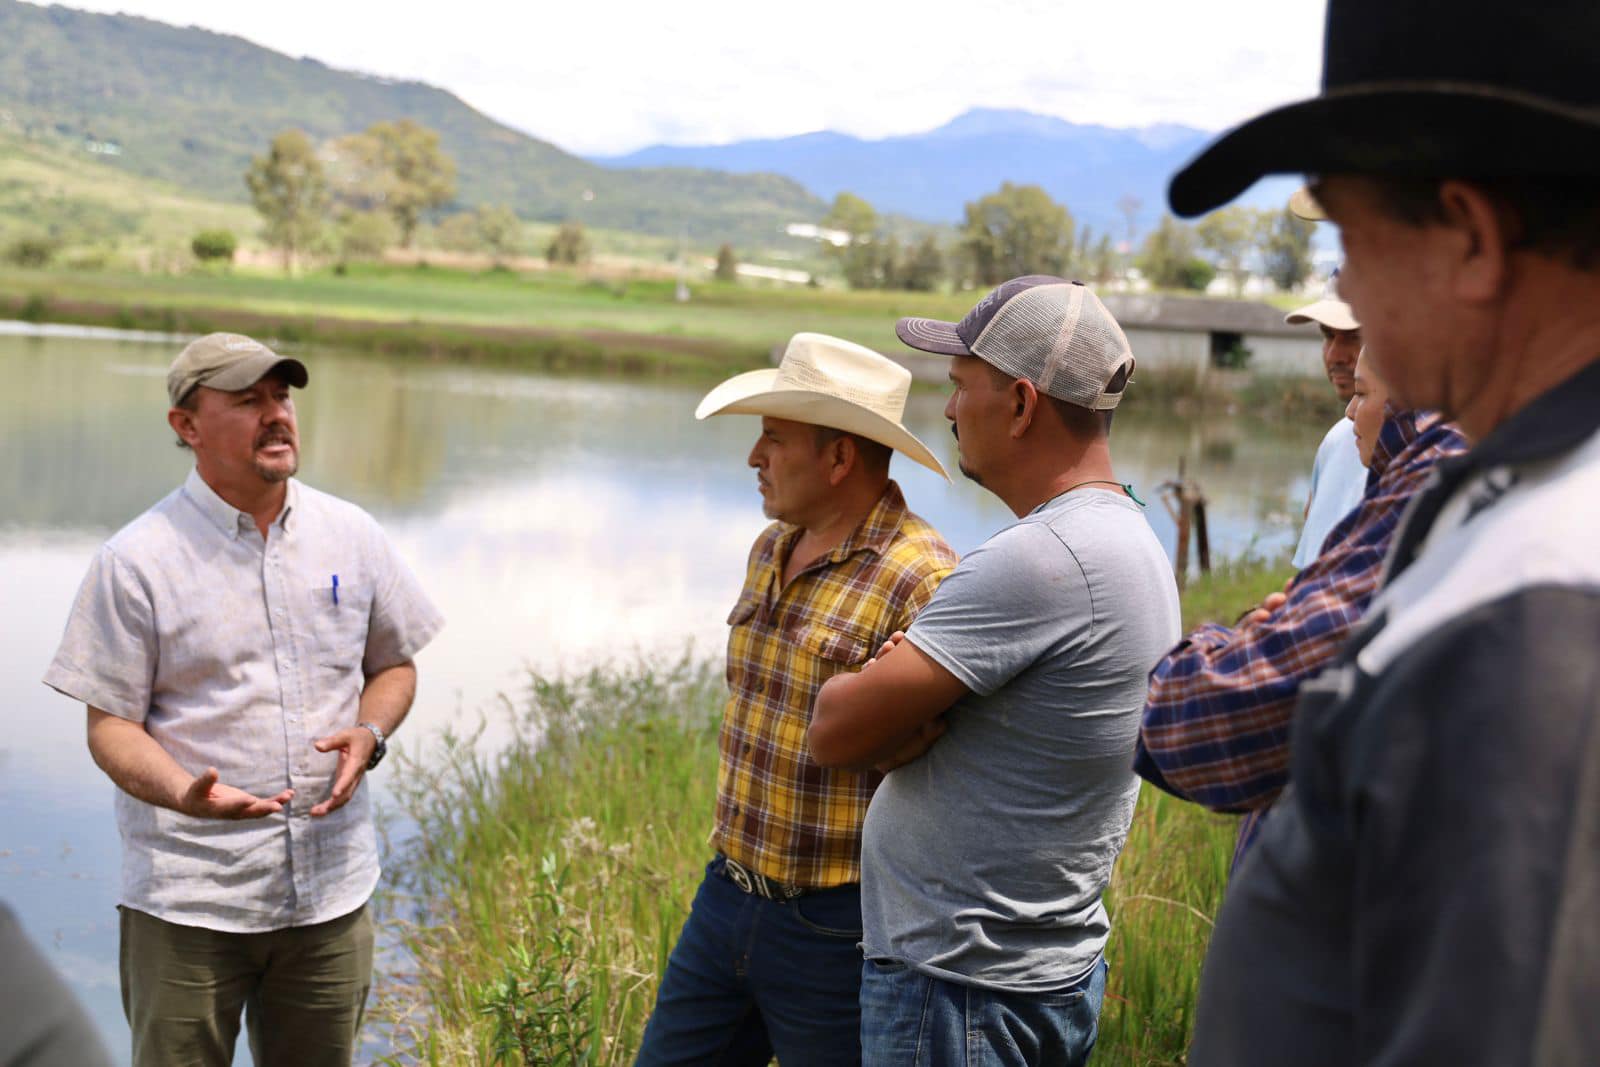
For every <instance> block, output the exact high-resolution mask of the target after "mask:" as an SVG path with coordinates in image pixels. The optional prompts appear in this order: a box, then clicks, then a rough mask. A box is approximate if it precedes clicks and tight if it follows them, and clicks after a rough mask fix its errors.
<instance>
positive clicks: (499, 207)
mask: <svg viewBox="0 0 1600 1067" xmlns="http://www.w3.org/2000/svg"><path fill="white" fill-rule="evenodd" d="M472 222H473V225H474V226H475V227H476V228H477V231H478V243H479V244H480V245H481V246H482V247H483V248H484V250H486V251H487V252H488V253H489V255H490V256H491V257H492V258H493V260H494V262H495V264H496V265H499V264H501V263H504V262H505V261H506V259H508V258H509V257H511V256H514V255H517V254H518V253H519V252H521V251H522V220H521V219H519V218H517V214H516V212H514V211H512V210H511V209H510V208H508V207H506V206H505V205H504V204H495V205H492V206H491V205H489V204H480V205H479V206H478V210H477V211H475V212H473V213H472Z"/></svg>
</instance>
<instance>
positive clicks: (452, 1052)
mask: <svg viewBox="0 0 1600 1067" xmlns="http://www.w3.org/2000/svg"><path fill="white" fill-rule="evenodd" d="M1286 574H1287V571H1286V569H1285V568H1283V567H1281V566H1271V565H1263V564H1259V563H1245V564H1240V565H1235V566H1230V567H1226V568H1223V569H1222V570H1219V571H1218V572H1217V573H1216V574H1214V575H1213V576H1211V577H1210V578H1206V579H1201V580H1199V581H1197V582H1195V583H1192V584H1191V586H1190V588H1189V590H1188V591H1187V593H1186V594H1185V598H1184V607H1185V621H1186V624H1190V625H1192V624H1193V623H1195V622H1197V621H1200V620H1201V619H1205V618H1232V617H1233V616H1234V615H1236V614H1238V613H1239V612H1240V611H1242V610H1243V609H1244V608H1245V607H1247V606H1249V605H1250V604H1252V603H1255V602H1257V601H1258V600H1259V599H1260V598H1261V597H1262V596H1264V595H1265V594H1266V593H1267V592H1270V591H1271V590H1273V589H1276V588H1278V587H1279V586H1281V584H1282V582H1283V579H1284V577H1285V576H1286ZM722 693H723V689H722V679H721V673H720V666H719V665H713V664H706V663H696V662H690V661H685V662H683V663H679V664H676V665H669V666H660V665H657V666H640V667H635V668H628V669H604V670H597V671H595V672H593V673H590V674H588V675H584V676H581V677H577V678H572V679H567V680H552V679H545V678H535V679H533V681H532V683H531V688H530V692H529V693H528V694H527V697H526V699H525V701H524V703H523V704H522V705H520V707H519V710H518V711H517V712H516V730H515V732H514V738H513V740H512V742H511V743H510V744H509V745H508V746H507V747H505V748H504V749H503V750H501V751H500V752H499V753H498V754H497V755H495V756H493V757H485V756H483V755H481V754H480V753H478V752H477V751H476V749H475V747H474V745H473V743H472V739H471V738H465V737H462V738H447V739H446V740H445V741H443V742H441V743H440V745H439V746H438V747H437V748H436V749H435V750H434V751H431V752H426V753H423V754H422V755H421V756H420V757H417V758H411V759H407V760H405V761H404V763H405V765H404V767H403V771H402V773H399V774H396V775H395V776H394V779H393V780H396V781H399V782H402V783H405V784H403V785H402V786H401V787H400V788H401V790H402V793H401V798H400V799H401V804H402V807H403V808H404V811H405V812H406V814H407V816H408V818H409V819H411V820H414V821H415V824H416V827H417V831H416V833H415V834H414V835H413V836H412V837H411V838H410V840H409V843H408V844H405V845H403V846H401V847H400V849H399V855H398V856H396V857H395V860H392V861H391V863H390V864H389V870H390V876H391V881H392V882H393V884H394V886H395V888H394V889H393V891H392V892H391V894H390V895H389V903H390V905H391V906H392V911H393V913H394V916H395V917H394V918H393V919H392V921H393V922H395V923H397V924H399V929H400V932H401V938H402V940H403V941H404V943H405V945H406V946H407V948H408V949H409V951H410V954H411V957H412V959H411V962H410V963H408V964H407V965H406V966H404V967H402V968H401V971H402V972H403V973H399V974H395V975H393V976H391V980H390V981H389V982H387V983H386V984H385V987H384V991H383V995H382V996H381V997H380V998H379V1001H378V1003H377V1005H376V1007H375V1009H374V1013H373V1014H374V1016H375V1017H376V1019H377V1020H378V1023H379V1025H381V1026H384V1027H386V1028H388V1029H389V1030H390V1032H391V1034H392V1036H393V1040H394V1047H395V1048H396V1049H397V1052H396V1053H395V1055H394V1056H393V1058H392V1059H391V1060H389V1061H386V1062H391V1063H396V1064H400V1063H412V1062H422V1063H430V1064H432V1063H439V1064H490V1063H513V1064H514V1063H541V1064H578V1063H585V1064H596V1065H610V1064H618V1065H620V1064H627V1063H631V1062H632V1056H633V1052H634V1050H635V1048H636V1046H637V1043H638V1040H639V1036H640V1033H641V1031H642V1028H643V1025H644V1021H645V1018H646V1017H647V1016H648V1014H649V1010H650V1006H651V1004H652V1003H653V1001H654V998H655V989H656V982H657V978H658V976H659V975H660V973H661V971H662V969H663V967H664V966H665V963H666V956H667V953H668V952H669V951H670V949H671V947H672V944H673V941H674V940H675V939H676V936H677V932H678V929H679V927H680V926H681V925H682V923H683V919H684V917H685V916H686V914H687V910H688V904H689V900H690V898H691V896H692V895H693V891H694V887H695V885H696V884H697V882H698V880H699V876H700V871H701V869H702V867H703V866H704V864H705V861H706V859H707V857H708V853H707V849H706V845H705V836H706V830H707V826H708V821H709V818H710V812H711V809H712V802H713V799H714V794H715V788H716V758H717V757H716V724H717V717H718V714H719V712H720V704H721V700H722ZM1233 830H1234V820H1232V819H1228V818H1222V817H1218V816H1212V815H1208V814H1206V813H1204V812H1202V811H1199V810H1198V809H1196V808H1194V807H1192V806H1190V805H1186V804H1182V803H1179V802H1177V801H1174V800H1172V799H1170V798H1166V797H1163V796H1161V795H1160V794H1157V793H1155V792H1154V791H1152V790H1148V789H1147V790H1146V791H1145V793H1144V794H1143V796H1142V797H1141V799H1140V802H1139V808H1138V811H1137V814H1136V815H1135V818H1134V824H1133V829H1132V832H1131V834H1130V835H1129V839H1128V846H1127V848H1126V850H1125V851H1124V852H1123V855H1122V858H1121V860H1120V861H1119V863H1118V866H1117V870H1116V876H1115V879H1114V881H1113V885H1112V888H1111V892H1110V894H1109V898H1108V899H1109V903H1110V906H1111V908H1112V910H1113V914H1114V916H1115V924H1116V925H1115V932H1114V933H1113V935H1112V936H1113V940H1112V944H1111V947H1110V953H1111V957H1112V959H1113V961H1114V962H1113V969H1112V972H1111V980H1110V986H1109V988H1108V993H1107V1000H1106V1006H1105V1011H1104V1016H1103V1018H1102V1036H1101V1041H1100V1047H1099V1051H1098V1052H1097V1053H1096V1055H1095V1062H1096V1064H1098V1065H1101V1067H1107V1065H1155V1064H1173V1063H1179V1062H1181V1061H1182V1057H1183V1052H1184V1048H1185V1046H1186V1043H1187V1038H1188V1033H1189V1029H1190V1026H1191V1024H1192V1012H1193V1005H1194V996H1195V987H1196V982H1197V979H1198V974H1199V967H1200V961H1201V958H1202V956H1203V954H1204V950H1205V943H1206V939H1207V937H1208V936H1209V933H1210V927H1211V916H1212V915H1213V913H1214V912H1215V910H1216V907H1217V904H1218V902H1219V900H1220V898H1221V891H1222V887H1223V884H1224V881H1225V878H1226V872H1227V863H1228V857H1229V852H1230V850H1231V847H1232V840H1233Z"/></svg>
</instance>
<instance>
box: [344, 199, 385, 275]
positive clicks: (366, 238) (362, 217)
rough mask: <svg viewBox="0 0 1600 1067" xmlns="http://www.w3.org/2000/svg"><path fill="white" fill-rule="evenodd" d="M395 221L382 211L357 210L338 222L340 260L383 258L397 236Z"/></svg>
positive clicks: (348, 261)
mask: <svg viewBox="0 0 1600 1067" xmlns="http://www.w3.org/2000/svg"><path fill="white" fill-rule="evenodd" d="M397 236H398V235H397V234H396V232H395V224H394V221H393V220H392V219H391V218H390V216H389V215H388V214H386V213H384V212H382V211H356V212H352V213H351V214H349V215H347V216H345V219H344V221H343V222H341V223H340V224H339V260H340V262H343V263H350V262H361V261H363V260H375V259H382V258H383V254H384V253H385V252H387V251H388V250H389V249H391V248H393V247H394V245H395V241H396V240H397Z"/></svg>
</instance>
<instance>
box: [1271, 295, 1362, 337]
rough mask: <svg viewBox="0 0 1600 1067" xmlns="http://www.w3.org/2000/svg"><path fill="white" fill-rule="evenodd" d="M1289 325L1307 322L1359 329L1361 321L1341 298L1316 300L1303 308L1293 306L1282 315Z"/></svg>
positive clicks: (1331, 327)
mask: <svg viewBox="0 0 1600 1067" xmlns="http://www.w3.org/2000/svg"><path fill="white" fill-rule="evenodd" d="M1283 321H1284V322H1286V323H1288V324H1289V325H1290V326H1299V325H1302V324H1304V323H1307V322H1315V323H1319V324H1321V325H1323V326H1326V327H1328V328H1329V329H1332V330H1359V329H1361V323H1359V322H1357V321H1356V317H1355V316H1354V315H1352V314H1351V313H1350V305H1349V304H1346V303H1345V302H1344V301H1342V300H1318V301H1317V302H1316V303H1315V304H1307V305H1306V306H1305V307H1303V308H1295V309H1294V310H1293V311H1291V312H1289V314H1287V315H1285V316H1284V317H1283Z"/></svg>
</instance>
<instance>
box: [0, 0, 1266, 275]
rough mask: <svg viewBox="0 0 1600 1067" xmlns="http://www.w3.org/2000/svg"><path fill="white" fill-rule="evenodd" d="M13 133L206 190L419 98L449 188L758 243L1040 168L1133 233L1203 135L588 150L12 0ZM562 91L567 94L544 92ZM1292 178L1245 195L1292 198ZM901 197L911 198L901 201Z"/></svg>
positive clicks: (1157, 131)
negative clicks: (445, 163)
mask: <svg viewBox="0 0 1600 1067" xmlns="http://www.w3.org/2000/svg"><path fill="white" fill-rule="evenodd" d="M0 40H4V41H5V42H6V43H5V46H4V47H3V48H0V133H3V134H5V135H6V136H7V137H11V138H15V139H20V140H23V141H27V142H32V143H36V144H39V145H41V146H44V145H50V146H53V147H54V148H55V149H59V150H64V151H67V152H76V153H80V154H81V158H84V159H86V160H92V161H93V164H94V166H104V167H109V168H115V169H117V170H119V171H121V172H123V173H125V174H127V175H131V176H138V177H142V178H153V179H158V180H160V181H162V182H165V183H168V184H170V185H171V186H175V187H177V188H178V189H182V190H186V191H188V192H191V193H194V194H196V195H198V196H201V197H204V198H207V199H209V200H212V201H217V200H221V201H232V202H236V203H237V202H244V201H245V200H246V199H247V198H246V192H245V186H244V182H243V174H244V171H245V168H246V167H247V166H248V164H249V161H250V158H251V156H252V155H256V154H260V153H262V152H264V151H265V149H266V147H267V145H268V143H269V142H270V140H271V138H272V137H273V136H274V135H275V134H276V133H278V132H279V131H280V130H283V129H286V128H289V127H299V128H301V129H303V130H305V131H306V132H307V133H308V134H310V135H311V136H312V138H313V139H316V140H322V139H327V138H332V137H336V136H339V135H341V134H346V133H352V132H356V131H359V130H362V129H365V128H366V127H368V126H369V125H371V124H372V123H374V122H377V121H380V120H390V119H397V118H402V117H410V118H413V119H415V120H416V121H418V122H421V123H422V124H424V125H426V126H429V127H432V128H433V129H435V130H437V131H438V132H439V137H440V142H441V145H442V146H443V148H444V149H445V151H447V152H449V153H450V154H451V155H452V156H453V157H454V158H455V160H456V163H457V168H458V174H459V181H458V190H457V198H456V204H455V205H454V206H455V207H459V208H470V207H473V206H476V205H478V204H498V203H503V204H507V205H509V206H511V207H512V208H513V209H515V210H516V211H517V213H518V214H519V215H521V216H522V217H524V218H526V219H530V220H535V221H564V220H567V219H577V220H579V221H582V222H584V223H585V224H588V225H590V226H595V227H603V228H608V229H617V230H631V231H636V232H642V233H651V234H665V235H676V234H679V233H680V232H684V231H687V232H688V233H689V234H690V235H691V238H692V239H693V240H694V242H695V243H697V244H700V245H705V244H712V243H720V242H722V241H731V242H733V243H734V244H735V245H736V246H737V247H739V248H740V249H741V250H742V251H744V252H746V253H750V252H759V251H760V250H761V249H769V250H776V249H782V248H787V249H789V250H790V251H795V250H798V249H799V247H800V243H799V242H798V241H796V240H795V239H792V238H786V237H785V236H784V227H785V226H786V225H787V224H789V223H793V222H816V221H817V220H819V219H820V218H821V217H822V216H823V214H824V213H825V212H826V210H827V204H826V201H827V200H829V199H831V198H832V197H833V196H834V195H835V194H837V193H839V192H841V191H845V190H848V191H850V192H853V193H856V194H857V195H859V196H862V197H864V198H865V199H866V200H868V201H869V202H870V203H872V204H873V205H874V206H875V207H876V208H877V209H878V210H879V211H880V213H882V214H884V215H885V216H887V217H888V218H889V222H890V225H891V226H892V227H893V228H895V229H897V230H900V231H901V232H904V231H905V229H906V226H905V225H904V219H905V218H910V219H912V220H920V221H921V223H923V224H930V225H934V226H939V227H947V226H949V225H951V224H955V223H959V221H960V219H961V217H962V207H963V205H964V204H965V203H966V202H968V201H970V200H973V199H975V198H977V197H979V196H982V195H984V194H985V193H988V192H992V191H993V190H995V189H997V188H998V187H999V186H1000V184H1001V182H1003V181H1012V182H1017V183H1036V184H1039V185H1042V186H1043V187H1044V188H1045V189H1046V190H1047V191H1048V192H1050V194H1051V195H1052V196H1054V197H1055V198H1056V199H1057V200H1059V201H1061V202H1063V203H1065V204H1066V205H1067V206H1068V207H1069V208H1070V209H1071V211H1072V212H1073V214H1074V216H1075V217H1076V218H1077V219H1078V221H1079V223H1080V225H1085V224H1087V225H1089V226H1092V227H1094V228H1095V229H1096V231H1097V232H1099V233H1110V234H1112V235H1114V236H1115V237H1117V238H1119V239H1120V238H1123V237H1125V236H1127V233H1128V229H1129V217H1128V213H1127V211H1126V210H1125V206H1126V205H1127V204H1128V203H1131V202H1132V201H1137V202H1138V207H1137V210H1136V211H1135V212H1134V213H1133V218H1132V222H1133V225H1134V228H1135V229H1136V230H1137V231H1139V232H1140V233H1142V232H1144V231H1146V230H1148V229H1149V228H1150V227H1151V226H1153V225H1154V224H1155V222H1156V221H1157V220H1158V219H1159V218H1160V216H1161V215H1162V213H1163V212H1164V211H1165V187H1166V182H1167V180H1168V178H1169V176H1170V175H1171V174H1172V173H1173V171H1174V170H1176V169H1177V168H1178V167H1179V166H1180V165H1181V164H1182V163H1183V162H1184V161H1185V160H1186V159H1188V158H1189V157H1190V156H1191V155H1192V154H1193V153H1194V152H1195V151H1196V150H1197V149H1198V147H1199V146H1200V145H1201V144H1202V143H1203V142H1204V141H1205V140H1206V139H1207V138H1208V137H1209V136H1210V135H1209V134H1208V133H1207V132H1205V131H1203V130H1198V129H1194V128H1191V127H1187V126H1177V125H1154V126H1146V127H1142V128H1137V129H1116V128H1111V127H1107V126H1098V125H1089V124H1078V123H1072V122H1068V121H1066V120H1064V119H1059V118H1054V117H1050V116H1046V115H1037V114H1032V113H1029V112H1026V111H1017V110H998V109H978V110H973V111H969V112H967V113H965V114H963V115H961V116H959V117H957V118H955V119H953V120H952V121H950V122H948V123H946V124H945V125H943V126H941V127H939V128H938V129H935V130H930V131H927V132H924V133H916V134H905V135H898V136H892V137H884V138H879V139H863V138H858V137H853V136H850V135H848V134H842V133H835V132H826V131H824V132H818V133H808V134H803V135H800V136H796V137H785V138H778V139H769V140H750V141H741V142H737V143H734V144H724V145H708V146H685V145H676V146H669V145H658V146H654V147H650V148H644V149H640V150H639V151H636V152H631V153H628V154H627V155H623V156H614V157H609V158H603V159H584V158H580V157H578V156H576V155H573V154H571V153H569V152H566V151H563V150H562V149H561V148H559V147H557V146H556V145H553V144H551V143H549V142H548V141H543V140H540V139H539V138H537V137H534V136H531V135H529V134H527V133H524V132H521V131H519V130H516V129H513V128H511V127H509V126H507V125H505V124H503V123H500V122H497V121H495V120H494V119H492V118H490V117H488V116H486V115H484V114H482V113H481V112H479V111H477V110H475V109H474V108H472V107H471V106H470V105H468V104H467V103H465V102H464V101H462V100H461V99H460V98H458V97H456V96H455V95H453V94H452V93H450V92H448V91H446V90H443V89H440V88H437V87H434V86H431V85H427V84H424V83H422V82H417V81H404V80H392V79H386V78H378V77H373V76H369V75H364V74H359V73H353V72H350V71H343V70H336V69H334V68H331V67H328V66H326V65H325V64H323V63H320V62H318V61H317V60H314V59H308V58H299V59H296V58H292V57H290V56H287V55H283V54H282V53H279V52H274V51H272V50H270V49H267V48H263V47H261V46H259V45H256V44H253V43H251V42H249V41H247V40H244V39H243V38H240V37H234V36H228V35H225V34H219V33H213V32H211V31H208V30H204V29H199V28H196V27H179V26H172V25H168V24H166V23H162V22H157V21H153V20H150V19H145V18H139V17H135V16H130V15H102V14H94V13H89V12H83V11H77V10H74V9H71V8H65V7H60V6H50V7H40V6H37V5H34V4H30V3H24V2H20V0H0ZM551 106H552V107H558V106H560V102H559V101H551ZM1292 188H1293V183H1292V182H1290V181H1288V180H1280V181H1277V182H1265V183H1262V184H1261V185H1259V186H1257V188H1256V189H1255V190H1253V191H1252V193H1251V195H1250V196H1249V197H1248V198H1247V199H1246V202H1247V203H1255V204H1259V205H1271V206H1278V205H1281V204H1282V203H1283V202H1284V200H1285V199H1286V198H1287V196H1288V193H1289V191H1290V190H1291V189H1292ZM897 216H898V217H897Z"/></svg>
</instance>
